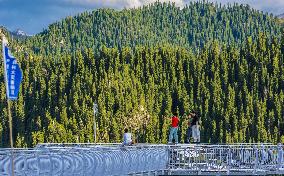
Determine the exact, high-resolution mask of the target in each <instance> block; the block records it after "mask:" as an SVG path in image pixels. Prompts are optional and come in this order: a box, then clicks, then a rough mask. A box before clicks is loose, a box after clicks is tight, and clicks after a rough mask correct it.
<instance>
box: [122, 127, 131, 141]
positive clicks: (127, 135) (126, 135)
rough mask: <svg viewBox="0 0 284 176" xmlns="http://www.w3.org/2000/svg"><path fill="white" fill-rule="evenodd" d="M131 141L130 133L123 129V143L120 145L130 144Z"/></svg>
mask: <svg viewBox="0 0 284 176" xmlns="http://www.w3.org/2000/svg"><path fill="white" fill-rule="evenodd" d="M132 144H133V141H132V139H131V133H129V132H128V129H127V128H125V129H124V134H123V143H122V145H132Z"/></svg>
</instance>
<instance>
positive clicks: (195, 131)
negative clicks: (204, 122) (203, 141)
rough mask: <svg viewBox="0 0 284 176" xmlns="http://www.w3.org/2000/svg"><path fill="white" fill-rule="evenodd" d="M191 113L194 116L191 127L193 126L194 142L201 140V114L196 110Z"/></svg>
mask: <svg viewBox="0 0 284 176" xmlns="http://www.w3.org/2000/svg"><path fill="white" fill-rule="evenodd" d="M190 115H191V116H192V118H193V119H192V122H191V128H192V137H193V142H195V143H199V142H200V130H199V124H198V123H199V116H198V114H197V113H196V112H195V111H191V113H190Z"/></svg>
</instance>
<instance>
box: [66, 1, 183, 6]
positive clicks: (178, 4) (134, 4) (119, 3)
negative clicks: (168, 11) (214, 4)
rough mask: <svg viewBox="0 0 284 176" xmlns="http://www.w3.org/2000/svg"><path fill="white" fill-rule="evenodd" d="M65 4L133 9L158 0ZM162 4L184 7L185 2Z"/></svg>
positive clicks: (74, 2) (73, 2)
mask: <svg viewBox="0 0 284 176" xmlns="http://www.w3.org/2000/svg"><path fill="white" fill-rule="evenodd" d="M64 1H65V3H71V4H73V5H80V6H85V7H90V6H92V7H98V8H103V7H111V8H133V7H140V6H142V5H146V4H150V3H154V2H156V1H157V0H80V1H78V0H64ZM160 2H175V4H176V5H177V6H179V7H182V6H183V5H184V0H160Z"/></svg>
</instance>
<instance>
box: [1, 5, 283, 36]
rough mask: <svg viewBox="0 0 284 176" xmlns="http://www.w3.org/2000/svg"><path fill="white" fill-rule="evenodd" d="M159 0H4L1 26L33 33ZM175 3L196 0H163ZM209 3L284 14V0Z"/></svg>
mask: <svg viewBox="0 0 284 176" xmlns="http://www.w3.org/2000/svg"><path fill="white" fill-rule="evenodd" d="M155 1H156V0H0V26H5V27H6V28H7V29H8V30H10V31H14V30H16V29H21V30H23V31H25V32H26V33H27V34H30V35H33V34H36V33H39V32H41V31H42V30H43V29H46V28H47V27H48V25H49V24H51V23H54V22H56V21H60V20H61V19H63V18H65V17H67V16H73V15H76V14H78V13H81V12H84V11H86V10H88V11H91V10H94V9H98V8H105V7H108V8H114V9H118V10H119V9H123V8H133V7H138V6H142V5H145V4H149V3H153V2H155ZM168 1H171V2H175V3H176V5H178V6H180V7H182V6H184V5H185V4H187V3H189V2H190V1H193V0H160V2H168ZM207 1H209V2H218V3H222V4H226V3H234V2H238V3H243V4H249V5H250V6H251V7H253V8H255V9H258V10H261V11H264V12H268V13H273V14H274V15H279V14H282V13H284V0H207Z"/></svg>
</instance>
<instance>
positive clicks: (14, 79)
mask: <svg viewBox="0 0 284 176" xmlns="http://www.w3.org/2000/svg"><path fill="white" fill-rule="evenodd" d="M3 50H4V51H3V52H4V53H3V56H4V64H5V66H4V67H5V73H6V75H5V76H6V90H7V97H8V99H10V100H16V99H17V98H18V94H19V89H20V84H21V81H22V78H23V74H22V71H21V69H20V67H19V65H18V63H17V61H16V59H15V58H14V57H13V56H12V55H10V53H9V48H8V47H7V46H6V45H5V44H4V48H3Z"/></svg>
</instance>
